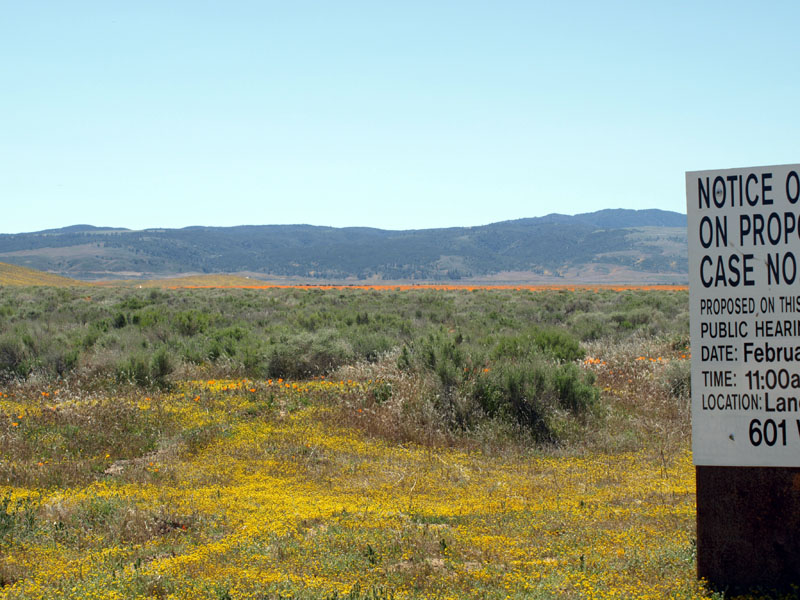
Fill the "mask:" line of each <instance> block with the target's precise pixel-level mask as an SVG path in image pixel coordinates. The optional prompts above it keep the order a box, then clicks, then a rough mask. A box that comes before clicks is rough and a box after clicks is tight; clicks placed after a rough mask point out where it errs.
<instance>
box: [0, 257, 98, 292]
mask: <svg viewBox="0 0 800 600" xmlns="http://www.w3.org/2000/svg"><path fill="white" fill-rule="evenodd" d="M0 285H23V286H24V285H47V286H54V287H69V286H76V285H86V282H83V281H77V280H75V279H69V278H67V277H62V276H60V275H55V274H53V273H45V272H44V271H37V270H36V269H28V268H27V267H20V266H18V265H10V264H8V263H0Z"/></svg>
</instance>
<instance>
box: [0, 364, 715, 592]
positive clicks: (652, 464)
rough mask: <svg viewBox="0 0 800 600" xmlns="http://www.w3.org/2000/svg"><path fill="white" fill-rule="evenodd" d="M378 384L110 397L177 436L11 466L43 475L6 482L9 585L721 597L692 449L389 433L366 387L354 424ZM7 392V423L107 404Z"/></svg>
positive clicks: (222, 386) (5, 573)
mask: <svg viewBox="0 0 800 600" xmlns="http://www.w3.org/2000/svg"><path fill="white" fill-rule="evenodd" d="M376 385H380V382H376V381H371V380H370V381H361V382H358V381H347V380H342V381H326V380H324V379H320V380H315V381H310V382H284V381H282V380H280V381H278V380H276V381H272V380H268V381H259V382H254V381H245V380H227V381H216V380H214V381H194V382H187V383H183V384H179V386H178V387H177V388H176V389H174V390H173V391H171V392H168V393H166V392H165V393H159V394H154V395H153V396H152V397H146V396H143V395H137V393H136V392H133V391H132V392H131V393H130V397H124V398H123V397H118V398H115V399H113V403H115V404H116V405H123V404H125V405H127V406H128V408H129V409H130V410H131V411H133V412H132V413H130V414H129V413H127V412H125V413H121V414H125V415H129V416H128V418H130V419H134V417H135V419H138V420H134V421H132V422H134V423H137V424H138V425H137V426H139V427H144V424H145V423H157V424H162V425H163V427H164V429H163V431H162V433H164V435H163V436H162V442H160V443H159V445H158V446H157V447H155V448H154V449H153V450H152V451H150V452H148V453H146V454H143V455H142V456H139V457H121V456H120V451H119V449H116V450H115V449H112V448H109V449H108V450H106V449H103V448H100V447H98V448H97V452H96V454H97V456H94V457H83V458H84V459H85V460H86V463H85V464H86V465H88V466H87V467H86V468H87V469H92V470H93V471H94V473H95V476H94V477H92V478H91V479H90V480H88V482H87V483H85V484H81V485H66V486H62V487H58V488H52V487H39V486H37V485H35V482H36V481H37V479H36V478H37V475H36V473H37V469H38V470H42V471H45V470H47V469H52V468H55V467H54V466H53V465H51V464H50V462H49V461H48V462H47V463H45V462H44V461H43V460H41V459H40V458H37V457H35V456H32V457H30V458H29V459H28V461H27V463H26V464H17V465H11V466H9V465H6V472H9V471H8V469H12V468H16V469H17V471H16V473H17V475H19V474H20V473H27V474H28V475H27V476H26V477H19V476H17V479H18V480H25V481H30V482H32V483H31V485H29V486H26V487H19V486H17V487H9V486H6V487H0V498H4V501H3V503H0V535H2V536H3V537H0V544H2V546H0V549H2V555H0V556H1V558H0V579H2V583H3V585H2V587H0V598H55V597H59V598H138V597H141V598H144V597H161V598H252V599H256V598H334V597H337V596H338V597H351V598H362V597H364V598H384V597H385V598H389V597H394V598H587V599H588V598H705V597H711V596H710V594H709V593H707V592H706V591H705V590H704V588H703V587H702V585H701V584H700V583H698V582H697V581H696V579H695V562H694V542H693V539H694V520H695V505H694V469H693V467H692V462H691V455H690V452H689V450H688V446H687V444H685V443H684V444H679V445H677V446H676V447H675V449H673V450H670V451H668V452H667V453H665V452H664V451H663V450H661V451H657V450H653V449H638V450H636V451H629V452H619V453H613V454H610V453H601V452H596V451H589V450H584V451H579V450H572V451H569V452H566V451H565V452H558V451H542V450H532V449H528V450H520V449H516V450H512V449H505V450H497V451H491V450H490V449H489V448H484V449H481V448H479V447H467V446H463V445H462V446H458V445H451V446H444V447H426V446H418V445H414V444H410V443H405V444H403V443H396V442H389V441H386V440H385V439H379V438H375V437H369V436H368V435H367V434H366V433H364V430H363V428H358V427H354V426H353V425H352V424H351V423H349V422H348V415H347V413H346V412H345V413H343V412H342V410H340V409H335V408H334V407H333V405H332V403H331V402H330V399H332V398H338V397H346V398H350V399H351V400H355V402H350V403H349V404H348V406H351V408H350V409H348V410H351V411H352V413H353V414H352V417H353V420H354V421H355V419H357V418H359V417H360V415H359V413H360V412H361V411H362V410H368V408H364V409H362V408H357V407H358V406H359V404H358V402H357V400H358V398H360V397H362V396H365V395H367V394H369V393H370V389H371V388H374V387H375V386H376ZM0 402H2V404H1V405H0V410H2V412H3V416H2V426H1V428H0V431H2V435H4V436H20V437H21V438H22V437H23V436H26V435H28V436H31V435H38V434H37V431H39V434H40V433H41V431H40V430H41V428H42V427H44V426H45V425H44V423H45V421H43V420H42V419H44V418H45V417H46V416H48V414H50V413H54V412H55V413H56V414H59V413H65V414H66V412H68V411H70V410H72V411H79V410H80V405H90V406H93V407H95V408H94V410H97V408H96V407H97V406H100V405H101V402H100V401H99V400H97V399H85V398H84V399H80V398H77V397H76V398H74V399H70V398H68V397H67V394H65V393H62V394H61V395H60V396H59V395H58V394H56V393H55V391H53V392H52V393H51V392H49V391H48V392H43V393H42V392H39V393H38V394H37V395H36V396H34V395H33V394H32V393H28V394H23V393H21V392H19V391H17V392H14V391H12V392H11V393H8V392H6V393H4V394H3V395H2V400H0ZM148 415H151V416H152V421H147V420H146V419H147V418H148ZM15 423H16V425H14V424H15ZM36 428H39V430H37V429H36ZM167 433H168V434H169V435H166V434H167ZM48 435H53V434H52V432H51V433H48ZM164 439H167V440H171V441H168V442H164V441H163V440H164Z"/></svg>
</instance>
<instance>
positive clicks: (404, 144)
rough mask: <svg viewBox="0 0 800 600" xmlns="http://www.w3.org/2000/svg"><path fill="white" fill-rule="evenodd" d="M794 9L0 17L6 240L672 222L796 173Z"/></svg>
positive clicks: (103, 6)
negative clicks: (690, 209) (651, 215)
mask: <svg viewBox="0 0 800 600" xmlns="http://www.w3.org/2000/svg"><path fill="white" fill-rule="evenodd" d="M798 23H800V3H798V2H796V1H791V2H770V1H764V2H737V1H725V2H713V1H709V2H702V1H697V0H695V1H692V2H684V1H680V0H679V1H670V2H634V1H629V2H615V1H604V2H595V1H586V2H578V1H562V2H552V1H547V2H538V1H534V0H529V1H519V2H517V1H507V0H492V1H485V2H474V1H470V0H458V1H449V0H446V1H436V0H425V1H420V2H417V1H416V0H402V1H390V0H385V1H383V0H382V1H375V0H372V1H364V2H361V1H350V0H336V1H333V0H331V1H327V2H314V1H307V0H292V1H290V2H287V1H285V0H283V1H281V2H272V1H270V0H260V1H242V0H224V1H204V0H191V1H183V0H171V1H164V0H157V1H150V0H137V1H136V2H130V1H122V0H103V1H97V2H88V1H80V0H70V1H69V2H64V1H63V0H53V1H44V0H42V1H40V0H26V1H25V2H19V1H17V0H0V233H17V232H23V231H38V230H42V229H48V228H56V227H63V226H67V225H73V224H79V223H80V224H92V225H98V226H115V227H128V228H131V229H143V228H154V227H169V228H174V227H186V226H192V225H207V226H230V225H243V224H289V223H291V224H298V223H307V224H312V225H327V226H334V227H346V226H368V227H379V228H383V229H423V228H432V227H453V226H473V225H482V224H487V223H493V222H497V221H503V220H508V219H519V218H526V217H535V216H541V215H545V214H549V213H553V212H558V213H564V214H578V213H583V212H591V211H595V210H600V209H604V208H631V209H645V208H659V209H663V210H672V211H678V212H685V211H686V196H685V183H684V173H685V171H692V170H702V169H716V168H733V167H746V166H758V165H772V164H787V163H797V162H800V143H798V140H800V113H799V112H798V108H797V107H798V106H800V102H799V101H798V100H799V99H800V62H799V61H798V59H799V58H800V35H798V34H797V27H798Z"/></svg>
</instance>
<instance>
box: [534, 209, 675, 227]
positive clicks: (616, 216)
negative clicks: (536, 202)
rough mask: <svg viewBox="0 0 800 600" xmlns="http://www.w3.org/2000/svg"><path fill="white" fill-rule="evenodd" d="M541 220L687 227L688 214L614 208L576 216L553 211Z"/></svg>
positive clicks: (543, 221) (600, 224)
mask: <svg viewBox="0 0 800 600" xmlns="http://www.w3.org/2000/svg"><path fill="white" fill-rule="evenodd" d="M539 220H540V222H542V223H570V222H576V221H577V222H580V223H586V224H587V225H594V226H595V227H686V215H684V214H681V213H676V212H670V211H667V210H659V209H657V208H651V209H647V210H631V209H625V208H612V209H605V210H598V211H597V212H593V213H583V214H580V215H575V216H569V215H560V214H558V213H552V214H549V215H545V216H544V217H539Z"/></svg>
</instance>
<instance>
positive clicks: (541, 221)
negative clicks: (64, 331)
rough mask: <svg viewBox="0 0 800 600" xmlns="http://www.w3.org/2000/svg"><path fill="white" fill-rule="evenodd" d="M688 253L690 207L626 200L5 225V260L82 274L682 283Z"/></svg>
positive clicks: (1, 253) (0, 253)
mask: <svg viewBox="0 0 800 600" xmlns="http://www.w3.org/2000/svg"><path fill="white" fill-rule="evenodd" d="M686 252H687V250H686V216H685V215H682V214H679V213H674V212H667V211H661V210H641V211H634V210H621V209H620V210H603V211H598V212H594V213H586V214H581V215H574V216H569V215H560V214H551V215H547V216H545V217H538V218H529V219H519V220H514V221H504V222H500V223H493V224H490V225H483V226H478V227H452V228H445V229H419V230H407V231H391V230H382V229H373V228H364V227H347V228H334V227H319V226H311V225H259V226H256V225H246V226H239V227H186V228H183V229H147V230H141V231H132V230H127V229H120V228H102V227H94V226H91V225H74V226H71V227H65V228H63V229H51V230H46V231H39V232H34V233H20V234H7V235H0V260H2V261H5V262H7V263H13V264H16V265H20V266H26V267H30V268H35V269H39V270H43V271H47V272H50V273H57V274H60V275H64V276H69V277H74V278H78V279H82V280H101V279H140V278H153V277H170V276H176V275H181V274H213V273H236V274H241V275H246V276H251V277H258V278H262V279H273V280H275V279H278V280H292V281H309V282H319V281H419V282H423V281H432V282H436V281H462V282H473V281H475V282H479V281H482V282H494V283H500V282H510V283H518V282H533V283H536V282H558V281H561V282H569V281H582V282H586V283H596V282H630V283H659V282H661V283H683V282H685V281H686V280H687V258H686Z"/></svg>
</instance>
